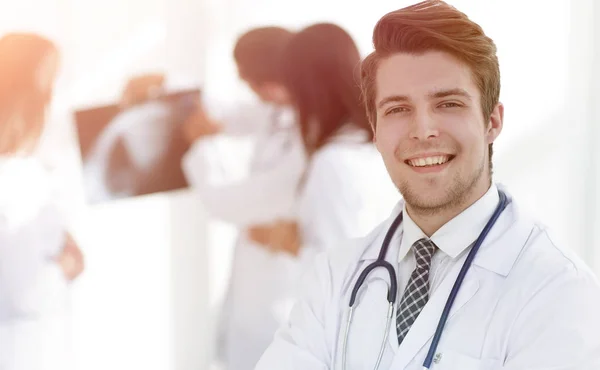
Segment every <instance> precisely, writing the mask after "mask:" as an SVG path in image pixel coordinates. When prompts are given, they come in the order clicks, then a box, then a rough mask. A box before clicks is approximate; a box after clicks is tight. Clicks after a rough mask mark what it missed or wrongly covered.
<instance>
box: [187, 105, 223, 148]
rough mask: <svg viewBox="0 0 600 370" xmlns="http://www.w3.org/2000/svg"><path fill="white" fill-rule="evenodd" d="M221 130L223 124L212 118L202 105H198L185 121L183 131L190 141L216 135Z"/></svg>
mask: <svg viewBox="0 0 600 370" xmlns="http://www.w3.org/2000/svg"><path fill="white" fill-rule="evenodd" d="M221 130H222V126H221V125H220V124H219V123H217V122H215V121H213V120H211V119H210V118H209V117H208V116H207V114H206V112H205V111H204V109H203V108H202V106H201V105H198V106H197V108H196V110H195V111H194V113H192V114H191V115H190V117H188V119H187V120H186V121H185V122H184V123H183V133H184V136H185V138H186V139H187V141H188V142H189V143H193V142H194V141H196V140H198V139H199V138H201V137H205V136H211V135H216V134H218V133H220V132H221Z"/></svg>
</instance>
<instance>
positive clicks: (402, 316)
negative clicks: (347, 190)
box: [257, 1, 600, 370]
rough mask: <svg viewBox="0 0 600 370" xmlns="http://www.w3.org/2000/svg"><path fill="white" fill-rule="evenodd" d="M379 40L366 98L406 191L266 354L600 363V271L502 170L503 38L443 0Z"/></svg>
mask: <svg viewBox="0 0 600 370" xmlns="http://www.w3.org/2000/svg"><path fill="white" fill-rule="evenodd" d="M373 42H374V46H375V51H374V52H373V53H372V54H371V55H369V56H368V57H367V58H366V59H365V60H364V62H363V64H362V86H363V93H364V96H365V103H366V109H367V113H368V115H369V119H370V122H371V124H372V126H373V130H374V132H375V142H376V145H377V148H378V149H379V151H380V153H381V156H382V158H383V161H384V162H385V164H386V167H387V169H388V172H389V174H390V177H391V179H392V181H393V182H394V183H395V184H396V186H397V187H398V189H399V191H400V193H402V195H403V198H404V199H403V201H401V202H400V203H399V204H398V205H397V207H396V208H395V210H394V211H393V212H392V215H391V216H390V218H389V219H388V220H386V221H384V222H383V223H382V224H381V225H380V226H379V227H378V228H376V229H375V230H374V231H373V232H372V233H371V234H370V235H368V236H366V237H365V238H363V239H361V240H358V241H355V242H354V247H353V248H348V246H347V245H345V246H344V248H340V249H338V250H335V251H333V252H330V253H328V254H327V255H323V256H321V258H319V259H318V260H317V261H316V263H315V265H314V269H313V271H312V273H310V274H308V275H307V276H306V279H305V280H304V282H303V284H304V287H305V293H304V296H303V298H302V299H301V300H300V301H299V302H298V303H297V305H296V306H295V308H294V310H293V313H292V315H291V318H290V322H289V323H288V324H287V325H286V326H285V327H283V328H281V330H280V331H279V332H278V334H277V335H276V337H275V340H274V342H273V343H272V345H271V346H270V347H269V349H268V350H267V351H266V353H265V354H264V355H263V357H262V359H261V361H260V362H259V364H258V367H257V369H260V370H267V369H278V370H281V369H303V370H311V369H314V370H316V369H319V370H320V369H346V368H347V369H373V368H375V369H377V368H379V369H395V370H399V369H415V370H416V369H419V370H420V369H429V368H431V369H436V370H438V369H439V370H443V369H452V370H456V369H460V370H471V369H472V370H474V369H486V370H487V369H489V370H494V369H510V370H517V369H519V370H521V369H537V370H542V369H546V370H550V369H556V370H558V369H560V370H575V369H600V335H599V333H600V315H599V314H598V312H600V286H599V284H598V281H597V279H596V278H595V277H594V276H593V274H592V273H591V272H590V271H589V269H588V268H587V267H586V266H585V265H584V264H583V263H582V262H581V261H580V260H579V259H578V258H577V257H576V256H574V255H573V253H571V252H570V251H569V248H564V249H563V248H562V247H561V246H557V244H556V243H555V241H554V240H552V239H551V238H550V237H549V236H548V233H547V231H546V229H545V228H544V227H543V226H541V224H539V223H538V222H536V221H534V220H532V219H531V218H530V217H528V216H527V215H525V214H524V213H523V212H522V211H521V210H519V207H518V200H517V199H514V198H513V197H512V196H511V195H510V194H508V193H507V191H506V189H504V187H502V186H500V185H497V184H495V183H494V182H493V176H492V152H493V150H492V145H493V143H494V141H495V140H496V139H497V138H498V137H499V135H500V133H501V131H502V127H503V113H504V107H503V105H502V104H501V103H500V102H499V96H500V68H499V63H498V58H497V56H496V47H495V45H494V42H493V41H492V40H491V39H490V38H489V37H487V36H486V35H485V33H484V32H483V30H482V29H481V27H480V26H479V25H477V24H476V23H474V22H473V21H471V20H470V19H469V18H468V17H467V16H466V15H465V14H463V13H461V12H459V11H458V10H456V9H455V8H453V7H451V6H449V5H447V4H446V3H444V2H442V1H425V2H422V3H419V4H416V5H413V6H410V7H407V8H404V9H401V10H398V11H394V12H391V13H389V14H387V15H385V16H384V17H383V18H382V19H381V20H380V21H379V22H378V24H377V25H376V27H375V30H374V33H373ZM350 307H351V308H350Z"/></svg>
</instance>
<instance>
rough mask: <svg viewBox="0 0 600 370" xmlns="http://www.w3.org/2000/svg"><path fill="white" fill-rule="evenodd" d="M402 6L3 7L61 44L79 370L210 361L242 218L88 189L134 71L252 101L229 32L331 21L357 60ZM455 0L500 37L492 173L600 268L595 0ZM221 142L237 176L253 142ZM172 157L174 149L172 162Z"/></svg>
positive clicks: (59, 89) (222, 103)
mask: <svg viewBox="0 0 600 370" xmlns="http://www.w3.org/2000/svg"><path fill="white" fill-rule="evenodd" d="M411 3H412V1H407V0H394V1H391V0H378V1H373V2H371V3H370V4H368V3H367V2H349V1H343V0H304V1H290V0H277V1H274V0H169V1H167V0H105V1H102V2H98V1H90V0H20V1H8V0H5V1H2V2H0V36H1V35H2V34H4V33H7V32H12V31H33V32H36V33H39V34H41V35H44V36H46V37H48V38H50V39H51V40H53V41H54V42H55V43H56V44H57V46H58V48H59V50H60V53H61V65H60V73H59V78H58V81H57V84H56V87H55V91H54V97H53V100H52V105H51V113H50V114H51V116H52V119H51V120H50V121H49V125H50V126H49V128H48V132H49V134H48V139H47V141H46V145H47V149H46V150H47V153H48V156H51V157H52V158H53V160H54V161H55V163H58V164H57V166H58V167H60V169H61V172H60V175H59V177H60V179H61V182H62V183H64V184H65V186H67V187H69V189H71V190H70V194H71V196H73V198H76V199H77V201H76V202H73V204H74V205H73V207H75V208H78V212H77V213H76V214H77V215H78V216H77V217H76V218H74V219H72V220H70V221H69V222H70V225H71V230H72V232H73V234H74V236H75V237H76V239H77V240H78V243H79V246H80V248H81V249H82V251H83V253H84V254H85V256H86V270H85V272H84V273H83V274H82V275H81V277H80V278H79V279H78V280H77V281H76V282H75V283H74V285H73V287H72V289H71V292H70V295H69V298H68V299H69V311H70V319H69V320H67V322H66V324H65V327H64V331H65V333H66V334H65V335H66V336H67V337H68V338H69V339H68V340H69V342H70V347H71V350H70V351H71V354H72V359H73V365H72V366H73V367H72V368H73V369H81V370H100V369H107V368H110V369H115V370H121V369H123V370H124V369H161V370H166V369H173V370H175V369H177V370H184V369H185V370H187V369H209V368H210V366H211V365H212V362H213V361H212V353H213V349H214V346H215V343H214V339H213V338H214V335H213V334H214V329H215V316H214V314H215V311H217V310H218V309H219V307H220V304H221V302H222V300H223V296H224V292H225V290H226V287H227V284H228V277H229V273H230V269H231V256H232V253H233V246H234V241H235V238H236V231H235V228H233V227H232V226H231V225H228V224H227V223H225V222H221V221H218V220H216V219H213V218H212V217H210V216H208V215H207V214H206V212H205V211H204V209H203V204H202V202H201V201H200V200H199V199H198V198H197V197H196V195H195V194H194V192H193V191H192V190H190V189H189V187H188V184H187V183H186V182H185V179H183V178H180V180H177V181H175V182H173V183H169V184H162V185H160V186H159V187H157V188H156V189H152V190H144V191H142V190H136V191H132V192H130V193H127V192H124V193H119V194H116V193H112V194H109V195H107V194H105V193H106V191H105V192H104V193H102V191H101V190H97V189H96V190H90V189H89V188H86V185H85V176H93V175H89V174H88V175H86V170H85V168H84V167H85V164H86V163H87V162H88V159H87V158H88V157H86V155H87V154H86V153H88V152H89V150H90V149H89V148H87V147H86V148H87V149H86V148H82V147H81V146H80V144H81V142H80V139H81V138H82V137H85V135H86V133H87V134H88V136H90V135H91V136H90V139H89V140H88V141H89V142H90V143H88V144H86V145H87V146H91V145H92V144H91V142H93V141H98V142H100V138H99V137H100V136H101V135H100V134H99V132H101V131H102V130H103V128H104V127H108V123H109V122H110V121H111V120H114V119H115V116H116V113H110V109H111V108H110V107H111V106H112V107H114V106H115V105H118V104H119V103H118V102H119V101H120V100H121V97H122V93H123V89H124V87H125V86H126V84H127V82H128V81H130V79H131V78H132V77H133V76H137V75H142V74H149V73H154V74H162V75H163V76H164V80H165V86H166V94H165V95H164V99H166V100H169V99H170V100H169V101H171V102H174V103H173V104H183V105H182V106H184V108H181V109H182V111H184V112H185V109H186V108H185V99H186V98H189V99H191V100H194V99H199V98H200V96H201V98H202V99H203V101H209V102H215V103H214V104H212V105H211V106H212V107H214V108H213V109H215V110H219V109H220V110H224V109H227V107H228V106H229V105H228V104H240V103H239V102H245V101H253V100H254V99H256V98H255V97H253V95H252V93H251V91H250V90H249V89H248V87H246V85H245V84H244V83H243V82H242V81H240V80H239V77H238V73H237V70H236V66H235V62H234V60H233V58H232V48H233V45H234V43H235V41H236V39H237V37H238V36H239V35H240V34H241V33H243V32H245V31H246V30H247V29H249V28H251V27H256V26H264V25H278V26H284V27H288V28H290V29H292V30H295V29H300V28H301V27H304V26H307V25H309V24H311V23H315V22H319V21H327V22H334V23H336V24H338V25H340V26H342V27H344V28H345V29H346V30H347V31H348V32H349V33H350V34H351V35H352V37H353V38H354V40H355V41H356V43H357V44H358V46H359V48H360V50H361V53H362V54H363V55H365V56H366V55H367V54H368V53H369V52H370V51H371V32H372V29H373V26H374V24H375V23H376V21H377V20H378V19H379V18H380V17H381V16H382V15H384V14H385V13H387V12H388V11H391V10H395V9H398V8H401V7H403V6H406V5H409V4H411ZM449 3H451V4H452V5H455V6H456V7H458V8H459V9H460V10H462V11H464V12H465V13H467V14H468V15H469V16H470V18H471V19H473V20H475V21H476V22H478V23H479V24H480V25H481V26H482V27H483V28H484V30H485V31H486V33H487V34H488V35H489V36H490V37H491V38H492V39H493V40H494V41H495V42H496V44H497V47H498V56H499V60H500V68H501V73H502V92H501V101H502V102H503V103H504V105H505V125H504V130H503V132H502V135H501V136H500V138H499V140H498V141H497V142H496V144H495V163H494V167H495V178H496V181H498V182H501V183H503V184H505V185H506V186H507V187H508V189H510V191H511V193H512V194H514V195H515V197H516V198H517V199H519V200H520V202H521V205H522V207H524V208H526V209H527V210H528V211H530V212H531V213H533V214H534V215H536V216H537V217H538V218H539V219H541V220H542V221H543V222H545V223H546V224H547V225H548V226H549V227H551V228H552V230H553V232H554V233H555V236H556V238H557V240H559V241H560V242H561V243H563V244H564V245H567V246H569V247H570V248H573V249H574V250H575V251H576V252H577V253H578V254H579V255H580V256H581V257H582V258H583V259H584V260H585V261H586V262H587V263H588V264H589V265H590V266H591V267H592V269H594V271H595V272H596V273H600V250H599V247H600V231H599V227H598V226H600V193H599V192H598V187H599V186H600V149H599V145H598V143H599V142H600V88H599V86H600V72H599V70H598V66H599V65H600V26H598V25H597V24H595V22H594V20H595V19H600V6H599V5H598V4H597V2H595V1H593V0H577V1H572V0H553V1H545V0H528V1H517V0H451V1H449ZM182 96H183V98H182ZM182 102H183V103H182ZM100 111H102V112H104V113H98V112H100ZM180 111H181V110H180ZM90 112H91V113H90ZM107 112H108V113H107ZM86 114H87V116H86ZM102 114H104V116H102ZM82 117H83V118H82ZM86 117H87V118H86ZM177 120H181V117H180V118H173V122H175V121H177ZM90 122H92V123H90ZM94 122H96V123H94ZM94 124H95V125H96V126H95V127H96V128H93V129H92V126H93V125H94ZM86 130H87V131H86ZM90 130H95V132H96V133H95V134H90V133H89V132H90ZM165 135H166V134H165ZM132 145H133V144H132ZM165 145H166V144H165ZM223 147H224V148H225V149H222V150H223V151H226V152H227V153H229V155H233V156H234V157H235V158H237V159H238V160H237V161H233V167H231V168H233V170H230V171H233V172H234V173H235V174H236V176H241V174H243V173H244V172H245V171H246V170H247V163H246V162H247V161H245V160H244V158H245V157H246V156H247V155H249V154H250V153H252V150H253V147H252V140H251V137H250V138H245V139H239V138H234V139H231V140H230V141H229V142H224V143H223ZM174 150H175V149H174ZM178 150H180V151H181V152H182V153H183V152H185V150H186V148H180V149H178ZM180 159H181V156H180V155H179V156H177V155H175V157H173V158H172V159H170V160H171V161H172V162H169V163H171V164H172V163H176V162H178V161H180ZM89 161H91V160H89ZM165 176H166V175H165ZM170 176H179V175H177V174H172V175H170ZM170 178H173V177H170ZM94 191H96V192H97V193H93V192H94ZM100 193H102V194H104V195H102V194H100ZM117 193H118V192H117ZM94 194H96V195H95V196H96V198H94ZM98 194H100V195H98ZM115 194H116V195H115ZM257 288H258V287H257Z"/></svg>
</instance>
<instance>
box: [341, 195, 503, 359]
mask: <svg viewBox="0 0 600 370" xmlns="http://www.w3.org/2000/svg"><path fill="white" fill-rule="evenodd" d="M498 194H499V196H500V201H499V202H498V206H497V207H496V210H495V211H494V214H493V215H492V217H491V218H490V220H489V221H488V222H487V224H486V225H485V227H484V228H483V231H482V232H481V234H479V237H477V240H476V241H475V244H474V245H473V248H472V249H471V251H470V252H469V255H468V256H467V259H466V261H465V263H464V264H463V266H462V269H461V270H460V273H459V274H458V277H457V278H456V281H455V282H454V286H453V287H452V291H451V292H450V296H449V297H448V300H447V301H446V305H445V306H444V311H443V312H442V316H441V317H440V320H439V322H438V325H437V329H436V331H435V335H434V337H433V341H432V342H431V345H430V346H429V352H427V357H426V358H425V362H424V363H423V370H428V369H429V368H430V367H431V363H432V362H433V357H434V356H435V352H436V350H437V347H438V344H439V342H440V338H441V336H442V331H443V330H444V326H445V324H446V321H447V320H448V317H449V315H450V310H451V309H452V305H453V304H454V300H455V299H456V296H457V295H458V291H459V289H460V286H461V285H462V283H463V280H464V279H465V276H466V275H467V271H468V270H469V267H471V263H472V262H473V259H474V258H475V255H476V254H477V251H478V250H479V247H481V244H482V243H483V241H484V240H485V238H486V237H487V235H488V233H489V232H490V230H491V229H492V227H493V226H494V224H495V223H496V221H497V220H498V217H500V214H501V213H502V211H504V209H505V208H506V206H507V205H508V199H507V196H506V194H504V192H503V191H502V190H499V191H498ZM401 223H402V212H400V214H398V216H396V218H395V219H394V222H392V225H391V226H390V228H389V229H388V231H387V234H386V235H385V238H384V240H383V244H382V245H381V249H380V251H379V256H378V257H377V260H376V261H375V262H373V263H371V264H369V265H368V266H367V267H365V269H364V270H363V271H362V273H361V274H360V276H359V277H358V279H357V280H356V283H355V284H354V288H352V294H351V295H350V304H349V308H348V309H349V311H348V320H347V322H346V329H345V333H344V342H343V347H342V369H343V370H345V369H346V352H347V344H348V335H349V334H350V324H351V323H352V316H353V314H354V303H355V302H356V296H357V294H358V291H359V289H360V287H361V286H362V285H363V283H364V282H365V280H366V278H367V276H368V275H369V274H370V273H371V272H372V271H373V270H375V269H376V268H378V267H383V268H384V269H386V270H387V271H388V273H389V275H390V287H389V288H388V294H387V299H388V302H389V308H388V313H387V321H386V325H385V333H384V335H383V341H382V342H381V347H380V350H379V356H378V357H377V362H376V363H375V370H377V369H379V365H380V364H381V359H382V358H383V351H384V350H385V344H386V342H387V339H388V333H389V332H390V325H391V324H392V320H393V318H394V302H396V296H397V292H398V282H397V279H396V270H395V269H394V267H393V266H392V264H391V263H389V262H387V261H386V260H385V256H386V254H387V251H388V249H389V246H390V242H391V240H392V237H393V236H394V233H395V232H396V230H397V229H398V227H399V226H400V224H401Z"/></svg>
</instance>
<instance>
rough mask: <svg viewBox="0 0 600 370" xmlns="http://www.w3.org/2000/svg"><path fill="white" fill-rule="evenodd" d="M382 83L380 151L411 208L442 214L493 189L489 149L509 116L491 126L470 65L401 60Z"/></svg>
mask: <svg viewBox="0 0 600 370" xmlns="http://www.w3.org/2000/svg"><path fill="white" fill-rule="evenodd" d="M376 83H377V89H376V96H375V105H376V109H377V124H376V129H375V142H376V146H377V148H378V150H379V151H380V153H381V155H382V157H383V160H384V162H385V165H386V167H387V169H388V172H389V173H390V176H391V178H392V180H393V181H394V183H395V184H396V186H397V187H398V189H399V190H400V192H401V193H402V195H403V197H404V199H405V201H406V203H407V205H409V206H410V207H412V208H414V209H419V210H420V211H422V212H434V211H436V210H440V209H445V208H449V207H452V206H455V205H458V204H461V203H463V202H465V201H469V200H470V201H474V200H473V199H470V197H471V196H472V195H471V194H474V193H475V194H483V193H484V192H485V190H487V189H488V187H489V184H490V176H489V164H488V159H489V155H488V144H490V143H492V142H493V141H494V140H495V138H496V137H497V136H498V134H499V133H500V131H501V129H502V114H503V108H502V106H501V105H500V104H499V105H498V106H497V107H496V108H495V109H494V112H493V113H492V117H491V118H490V121H489V122H484V117H483V113H482V110H481V94H480V92H479V89H478V88H477V86H476V85H475V83H474V81H473V78H472V74H471V70H470V69H469V67H468V66H467V65H466V64H464V63H462V62H460V61H459V60H457V59H456V58H454V57H453V56H452V55H450V54H447V53H443V52H437V51H430V52H426V53H424V54H421V55H415V54H405V53H398V54H394V55H392V56H390V57H389V58H386V59H384V60H382V61H381V62H380V64H379V68H378V70H377V75H376ZM475 200H476V199H475Z"/></svg>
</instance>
